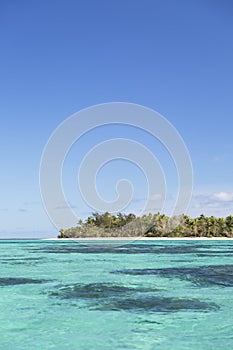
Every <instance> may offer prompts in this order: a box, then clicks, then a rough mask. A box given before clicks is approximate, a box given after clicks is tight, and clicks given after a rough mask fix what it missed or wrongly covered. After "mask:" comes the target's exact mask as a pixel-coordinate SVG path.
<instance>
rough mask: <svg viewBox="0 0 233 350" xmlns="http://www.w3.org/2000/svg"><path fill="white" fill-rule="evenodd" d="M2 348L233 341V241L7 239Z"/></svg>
mask: <svg viewBox="0 0 233 350" xmlns="http://www.w3.org/2000/svg"><path fill="white" fill-rule="evenodd" d="M0 262H1V274H0V348H1V349H4V350H8V349H11V350H12V349H16V350H17V349H24V350H27V349H28V350H29V349H30V350H31V349H43V350H46V349H61V350H62V349H75V350H76V349H78V350H79V349H80V350H100V349H101V350H107V349H109V350H110V349H111V350H113V349H117V350H120V349H128V350H129V349H130V350H136V349H144V350H147V349H148V350H149V349H150V350H152V349H153V350H154V349H159V350H168V349H169V350H171V349H172V350H183V349H187V350H193V349H196V350H201V349H203V350H213V349H232V348H233V332H232V331H233V293H232V292H233V241H141V240H140V241H137V242H134V243H130V244H126V245H124V246H120V247H117V248H113V249H112V248H111V247H109V246H108V245H104V246H101V245H99V246H92V245H88V246H84V245H82V244H79V243H76V242H72V241H69V242H67V241H64V242H63V241H39V240H38V241H37V240H35V241H26V240H18V241H13V240H12V241H10V240H1V241H0Z"/></svg>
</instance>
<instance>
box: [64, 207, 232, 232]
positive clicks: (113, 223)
mask: <svg viewBox="0 0 233 350" xmlns="http://www.w3.org/2000/svg"><path fill="white" fill-rule="evenodd" d="M139 236H145V237H210V238H211V237H233V216H231V215H230V216H227V217H226V218H216V217H214V216H210V217H207V216H205V215H203V214H201V215H200V216H199V217H197V218H191V217H189V216H188V215H180V216H173V217H170V218H169V217H168V216H166V215H164V214H160V213H157V214H148V215H143V216H140V217H136V216H135V215H134V214H132V213H131V214H128V215H126V214H122V213H119V214H118V215H111V214H110V213H108V212H106V213H104V214H99V213H93V215H92V216H89V217H88V218H87V220H86V221H84V222H83V221H82V220H80V221H79V223H78V225H77V226H76V227H71V228H69V229H66V230H63V229H62V230H60V234H59V236H58V237H59V238H78V237H139Z"/></svg>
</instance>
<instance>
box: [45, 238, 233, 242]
mask: <svg viewBox="0 0 233 350" xmlns="http://www.w3.org/2000/svg"><path fill="white" fill-rule="evenodd" d="M41 240H45V241H61V242H62V241H139V240H141V241H229V240H233V237H232V238H228V237H86V238H84V237H82V238H81V237H80V238H57V237H54V238H52V237H50V238H49V237H48V238H41Z"/></svg>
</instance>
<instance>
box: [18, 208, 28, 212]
mask: <svg viewBox="0 0 233 350" xmlns="http://www.w3.org/2000/svg"><path fill="white" fill-rule="evenodd" d="M18 211H19V212H21V213H26V212H27V211H28V210H27V209H25V208H19V209H18Z"/></svg>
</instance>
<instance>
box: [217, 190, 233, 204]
mask: <svg viewBox="0 0 233 350" xmlns="http://www.w3.org/2000/svg"><path fill="white" fill-rule="evenodd" d="M213 198H214V199H216V200H219V201H222V202H231V201H233V193H232V192H219V193H214V195H213Z"/></svg>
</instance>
